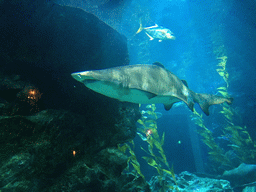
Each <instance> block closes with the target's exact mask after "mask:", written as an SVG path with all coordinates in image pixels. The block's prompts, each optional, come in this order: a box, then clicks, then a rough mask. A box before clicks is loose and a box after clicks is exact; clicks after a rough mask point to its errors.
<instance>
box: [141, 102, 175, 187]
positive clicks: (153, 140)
mask: <svg viewBox="0 0 256 192" xmlns="http://www.w3.org/2000/svg"><path fill="white" fill-rule="evenodd" d="M146 108H147V109H148V110H147V111H144V110H142V113H143V114H147V115H150V116H152V117H153V118H145V117H144V116H143V115H142V118H141V119H139V120H138V121H137V122H138V123H139V124H140V125H142V127H140V128H138V132H137V134H138V135H139V136H140V138H141V139H142V140H143V141H146V142H147V143H148V149H147V150H146V149H144V148H142V147H141V149H142V150H143V151H145V152H146V154H147V155H148V156H143V157H142V158H143V159H145V161H146V162H147V163H148V165H150V166H152V167H154V168H155V169H156V170H157V172H158V174H159V176H158V179H159V183H160V185H161V191H166V190H167V189H176V190H178V187H177V186H178V185H177V182H176V178H175V173H174V169H173V166H172V167H171V168H170V166H169V163H168V162H167V158H166V155H165V153H164V150H163V145H164V136H165V133H163V135H162V137H160V136H159V134H158V131H157V119H158V118H159V116H158V114H159V113H158V112H156V106H155V104H151V105H147V106H146ZM159 155H160V156H159ZM166 173H167V174H169V175H171V176H172V178H173V180H174V182H175V184H176V187H174V186H169V185H166V184H165V181H164V180H163V178H164V174H166Z"/></svg>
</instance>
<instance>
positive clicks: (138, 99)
mask: <svg viewBox="0 0 256 192" xmlns="http://www.w3.org/2000/svg"><path fill="white" fill-rule="evenodd" d="M85 86H86V87H88V88H89V89H92V90H93V91H95V92H98V93H100V94H102V95H105V96H108V97H111V98H114V99H118V100H119V101H126V102H131V103H141V104H153V103H164V104H169V103H175V102H178V101H180V99H178V98H177V97H174V96H162V95H153V94H152V93H149V92H146V91H143V90H138V89H129V88H124V87H121V86H119V85H114V86H113V84H108V83H102V82H100V81H97V82H93V83H85Z"/></svg>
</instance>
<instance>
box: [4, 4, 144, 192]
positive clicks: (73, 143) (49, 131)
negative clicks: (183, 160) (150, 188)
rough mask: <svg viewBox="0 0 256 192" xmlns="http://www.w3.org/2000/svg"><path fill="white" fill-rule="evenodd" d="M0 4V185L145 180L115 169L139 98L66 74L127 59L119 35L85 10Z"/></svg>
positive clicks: (121, 185) (113, 185)
mask: <svg viewBox="0 0 256 192" xmlns="http://www.w3.org/2000/svg"><path fill="white" fill-rule="evenodd" d="M0 9H1V12H2V15H1V17H0V23H1V24H0V60H1V65H0V114H1V117H0V134H1V139H0V142H1V145H0V151H1V161H0V162H1V163H0V167H1V168H0V173H1V174H0V190H2V191H14V190H16V191H122V190H125V191H129V190H131V191H132V190H133V188H136V187H138V186H143V187H145V183H144V181H142V180H138V179H137V180H134V176H132V175H122V176H121V172H122V171H123V169H124V168H125V167H126V166H127V157H126V156H125V155H124V154H122V153H120V152H119V151H118V150H117V148H116V146H117V144H119V143H124V142H127V141H129V140H131V139H133V138H134V137H135V134H136V127H135V123H136V121H137V119H138V118H139V116H140V113H139V111H138V106H137V105H135V104H130V103H121V102H118V101H117V100H113V99H110V98H107V97H104V96H102V95H99V94H97V93H95V92H92V91H90V90H88V89H87V88H86V87H85V86H84V85H82V84H81V83H79V82H77V81H76V80H74V79H73V78H72V77H71V75H70V74H71V73H73V72H77V71H84V70H90V69H102V68H108V67H114V66H119V65H127V64H128V63H129V58H128V51H127V44H126V39H125V37H123V36H122V35H120V34H119V33H118V32H117V31H115V30H114V29H112V28H111V27H109V26H108V25H106V24H105V23H104V22H102V21H100V20H99V19H98V18H97V17H95V16H94V15H92V14H90V13H86V12H84V11H83V10H81V9H77V8H72V7H65V6H60V5H57V4H54V3H51V2H48V1H45V0H39V1H33V0H24V1H14V0H13V1H0ZM120 176H121V177H120ZM133 182H137V183H136V185H133V184H132V183H133ZM143 187H140V188H141V189H142V188H143Z"/></svg>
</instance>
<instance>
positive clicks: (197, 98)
mask: <svg viewBox="0 0 256 192" xmlns="http://www.w3.org/2000/svg"><path fill="white" fill-rule="evenodd" d="M232 101H233V98H225V97H221V96H217V95H211V94H204V93H195V94H194V102H196V103H198V104H199V106H200V107H201V109H202V110H203V112H204V113H205V114H206V115H207V116H208V115H209V107H210V106H211V105H216V104H221V103H224V102H227V103H228V104H229V105H230V104H232Z"/></svg>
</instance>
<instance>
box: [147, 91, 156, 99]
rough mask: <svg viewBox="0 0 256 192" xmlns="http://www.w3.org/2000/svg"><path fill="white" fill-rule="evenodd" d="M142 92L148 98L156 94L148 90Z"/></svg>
mask: <svg viewBox="0 0 256 192" xmlns="http://www.w3.org/2000/svg"><path fill="white" fill-rule="evenodd" d="M144 93H145V95H146V96H147V98H148V99H152V98H154V97H156V96H157V95H156V94H154V93H150V92H147V91H144Z"/></svg>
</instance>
